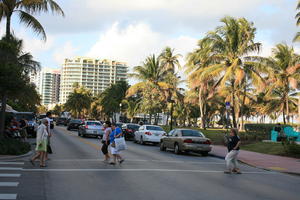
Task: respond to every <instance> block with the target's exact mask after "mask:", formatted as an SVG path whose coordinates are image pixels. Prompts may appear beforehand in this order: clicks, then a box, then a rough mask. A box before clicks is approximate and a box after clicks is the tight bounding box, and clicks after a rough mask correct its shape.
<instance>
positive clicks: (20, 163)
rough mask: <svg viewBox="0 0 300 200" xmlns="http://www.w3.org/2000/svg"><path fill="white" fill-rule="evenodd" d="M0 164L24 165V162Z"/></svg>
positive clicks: (0, 163)
mask: <svg viewBox="0 0 300 200" xmlns="http://www.w3.org/2000/svg"><path fill="white" fill-rule="evenodd" d="M0 165H24V162H0Z"/></svg>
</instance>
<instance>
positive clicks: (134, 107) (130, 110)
mask: <svg viewBox="0 0 300 200" xmlns="http://www.w3.org/2000/svg"><path fill="white" fill-rule="evenodd" d="M122 104H124V105H126V115H127V117H128V118H129V119H130V122H131V123H132V122H133V119H134V116H135V115H136V114H137V113H138V111H139V108H140V99H137V100H134V99H124V100H123V101H122Z"/></svg>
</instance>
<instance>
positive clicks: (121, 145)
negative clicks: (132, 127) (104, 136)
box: [115, 137, 127, 151]
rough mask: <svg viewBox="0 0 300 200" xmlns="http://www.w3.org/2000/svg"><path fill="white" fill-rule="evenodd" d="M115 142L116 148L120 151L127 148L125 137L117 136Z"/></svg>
mask: <svg viewBox="0 0 300 200" xmlns="http://www.w3.org/2000/svg"><path fill="white" fill-rule="evenodd" d="M115 144H116V149H117V150H118V151H123V150H125V149H127V145H126V142H125V139H124V137H120V138H116V139H115Z"/></svg>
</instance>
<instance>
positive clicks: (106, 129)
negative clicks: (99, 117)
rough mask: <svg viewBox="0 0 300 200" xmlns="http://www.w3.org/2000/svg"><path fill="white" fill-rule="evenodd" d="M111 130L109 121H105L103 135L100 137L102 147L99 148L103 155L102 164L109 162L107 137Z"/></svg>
mask: <svg viewBox="0 0 300 200" xmlns="http://www.w3.org/2000/svg"><path fill="white" fill-rule="evenodd" d="M111 132H112V130H111V123H110V121H106V122H105V123H104V134H103V137H102V140H101V142H102V147H101V151H102V153H103V155H104V156H105V159H104V162H109V159H110V156H109V152H108V146H109V143H110V142H109V137H110V134H111Z"/></svg>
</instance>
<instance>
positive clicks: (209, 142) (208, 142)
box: [203, 140, 211, 144]
mask: <svg viewBox="0 0 300 200" xmlns="http://www.w3.org/2000/svg"><path fill="white" fill-rule="evenodd" d="M203 144H211V141H210V140H206V141H205V142H204V143H203Z"/></svg>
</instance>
